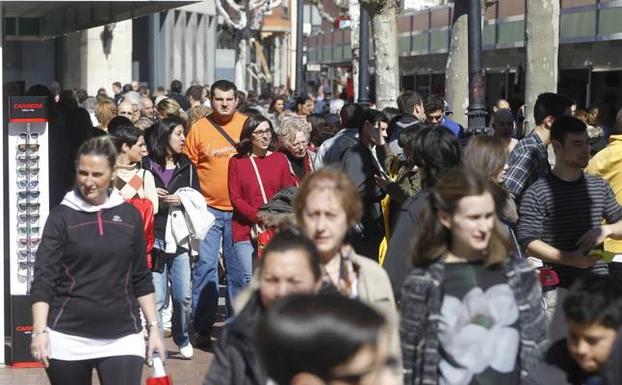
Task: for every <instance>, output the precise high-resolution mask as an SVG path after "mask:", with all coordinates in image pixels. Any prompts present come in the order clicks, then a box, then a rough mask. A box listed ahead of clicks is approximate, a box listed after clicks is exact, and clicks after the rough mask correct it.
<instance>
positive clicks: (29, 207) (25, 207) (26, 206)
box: [17, 202, 41, 211]
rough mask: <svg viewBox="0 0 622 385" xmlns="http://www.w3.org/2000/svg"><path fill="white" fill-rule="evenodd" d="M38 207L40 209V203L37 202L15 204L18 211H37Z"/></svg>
mask: <svg viewBox="0 0 622 385" xmlns="http://www.w3.org/2000/svg"><path fill="white" fill-rule="evenodd" d="M39 207H41V203H38V202H20V203H18V204H17V208H18V209H19V210H20V211H38V210H39Z"/></svg>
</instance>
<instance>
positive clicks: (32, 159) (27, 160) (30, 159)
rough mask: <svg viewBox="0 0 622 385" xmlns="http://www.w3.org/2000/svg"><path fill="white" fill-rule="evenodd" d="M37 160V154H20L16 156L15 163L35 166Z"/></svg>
mask: <svg viewBox="0 0 622 385" xmlns="http://www.w3.org/2000/svg"><path fill="white" fill-rule="evenodd" d="M38 162H39V155H34V156H30V155H24V154H22V155H18V156H17V163H18V164H20V165H28V166H36V165H37V163H38Z"/></svg>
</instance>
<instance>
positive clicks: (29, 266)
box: [17, 261, 35, 278]
mask: <svg viewBox="0 0 622 385" xmlns="http://www.w3.org/2000/svg"><path fill="white" fill-rule="evenodd" d="M17 264H18V266H19V268H20V269H21V270H28V269H32V268H33V267H34V266H35V261H17ZM20 275H21V277H23V278H27V276H25V275H23V274H20Z"/></svg>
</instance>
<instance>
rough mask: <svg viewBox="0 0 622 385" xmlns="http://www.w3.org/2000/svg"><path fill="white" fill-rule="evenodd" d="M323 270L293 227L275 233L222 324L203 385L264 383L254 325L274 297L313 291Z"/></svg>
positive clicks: (310, 246) (310, 244)
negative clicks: (242, 301) (238, 306)
mask: <svg viewBox="0 0 622 385" xmlns="http://www.w3.org/2000/svg"><path fill="white" fill-rule="evenodd" d="M321 277H322V271H321V268H320V256H319V255H318V251H317V249H316V247H315V245H314V244H313V242H311V240H309V239H308V238H307V237H306V236H304V235H302V234H300V233H299V232H298V231H295V230H284V231H281V232H279V233H277V234H276V235H275V236H274V237H273V238H272V240H271V241H270V243H269V244H268V246H266V248H265V249H264V253H263V258H261V260H260V261H259V268H258V271H257V275H256V278H257V280H256V281H254V282H256V283H257V287H256V288H253V290H252V292H251V293H250V298H249V300H248V302H247V303H246V305H245V306H244V308H242V310H241V311H240V313H239V314H238V315H237V316H236V317H235V318H234V319H233V320H232V321H231V322H230V323H228V324H227V325H226V326H225V329H224V330H223V333H222V335H221V337H220V338H219V339H218V343H217V344H216V348H215V351H214V360H213V361H212V364H211V366H210V368H209V370H208V372H207V374H206V376H205V380H204V381H203V385H219V384H236V385H265V384H266V383H267V377H266V374H265V372H264V370H263V368H261V365H259V362H258V359H257V353H256V350H255V344H254V342H255V336H256V334H255V330H256V328H257V323H258V322H259V320H260V319H261V318H262V317H263V315H264V314H265V312H266V311H267V309H269V308H270V307H271V306H272V305H273V304H274V303H275V302H277V300H278V299H280V298H282V297H285V296H288V295H291V294H296V293H317V292H318V290H319V289H320V286H321Z"/></svg>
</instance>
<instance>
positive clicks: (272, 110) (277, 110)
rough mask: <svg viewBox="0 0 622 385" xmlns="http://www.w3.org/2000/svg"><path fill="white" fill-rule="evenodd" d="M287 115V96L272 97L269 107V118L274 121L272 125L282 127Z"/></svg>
mask: <svg viewBox="0 0 622 385" xmlns="http://www.w3.org/2000/svg"><path fill="white" fill-rule="evenodd" d="M284 115H285V97H283V96H277V97H275V98H274V99H272V102H271V103H270V107H268V118H269V119H270V120H271V121H272V127H280V126H281V122H282V121H283V118H284Z"/></svg>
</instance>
